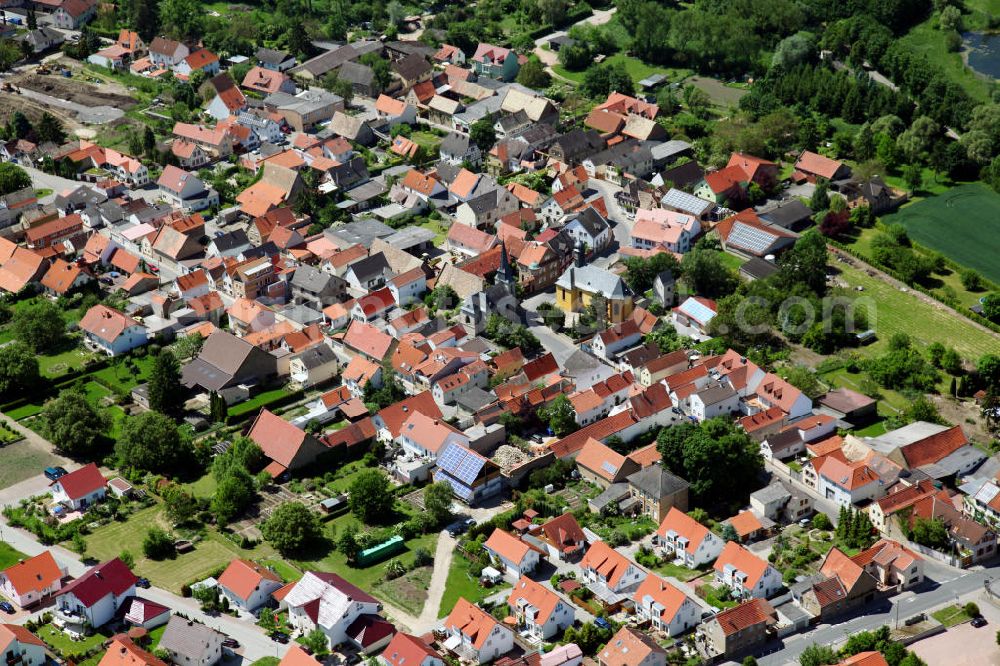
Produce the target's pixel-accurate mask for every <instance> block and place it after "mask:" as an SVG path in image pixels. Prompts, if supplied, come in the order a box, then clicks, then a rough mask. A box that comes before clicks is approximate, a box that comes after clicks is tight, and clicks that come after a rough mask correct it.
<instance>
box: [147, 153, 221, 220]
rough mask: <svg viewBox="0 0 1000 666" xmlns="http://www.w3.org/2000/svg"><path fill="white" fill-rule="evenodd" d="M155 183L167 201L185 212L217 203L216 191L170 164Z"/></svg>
mask: <svg viewBox="0 0 1000 666" xmlns="http://www.w3.org/2000/svg"><path fill="white" fill-rule="evenodd" d="M156 184H157V186H158V187H159V188H160V194H161V195H162V196H163V198H164V199H166V200H167V202H168V203H170V204H171V205H172V206H174V207H175V208H180V209H182V210H184V211H185V212H189V213H190V212H195V211H199V210H205V209H206V208H211V207H212V206H218V205H219V193H218V192H216V191H215V190H213V189H212V188H210V187H206V186H205V183H204V181H202V180H201V178H198V176H196V175H194V174H193V173H191V172H189V171H185V170H184V169H181V168H179V167H175V166H174V165H172V164H171V165H168V166H167V167H165V168H164V169H163V173H162V174H160V177H159V179H158V180H157V181H156Z"/></svg>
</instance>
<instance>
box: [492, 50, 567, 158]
mask: <svg viewBox="0 0 1000 666" xmlns="http://www.w3.org/2000/svg"><path fill="white" fill-rule="evenodd" d="M517 82H518V83H520V84H521V85H522V86H527V87H529V88H534V89H536V90H544V89H546V88H548V87H549V85H550V84H551V83H552V77H551V76H550V75H549V73H548V72H546V71H545V65H543V64H542V63H541V61H540V60H538V58H536V57H534V56H532V57H531V58H529V59H528V62H526V63H524V64H523V65H521V69H520V70H519V71H518V72H517ZM477 145H478V144H477Z"/></svg>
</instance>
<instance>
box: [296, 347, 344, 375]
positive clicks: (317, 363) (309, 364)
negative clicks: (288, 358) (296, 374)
mask: <svg viewBox="0 0 1000 666" xmlns="http://www.w3.org/2000/svg"><path fill="white" fill-rule="evenodd" d="M295 358H297V359H298V360H299V361H301V362H302V365H304V366H305V367H306V370H312V369H313V368H319V367H321V366H324V365H326V364H327V363H331V362H336V360H337V355H336V354H334V353H333V350H332V349H330V348H329V347H327V346H326V345H323V344H319V345H316V346H314V347H310V348H309V349H307V350H305V351H304V352H302V353H301V354H299V355H297V356H296V357H295Z"/></svg>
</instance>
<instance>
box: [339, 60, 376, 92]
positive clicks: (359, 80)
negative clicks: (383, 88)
mask: <svg viewBox="0 0 1000 666" xmlns="http://www.w3.org/2000/svg"><path fill="white" fill-rule="evenodd" d="M337 78H338V79H340V80H342V81H348V82H349V83H353V84H354V85H358V86H370V85H371V84H372V81H373V80H374V79H375V70H374V69H372V68H371V67H369V66H368V65H362V64H361V63H359V62H353V61H348V62H345V63H344V64H343V65H341V66H340V68H339V69H338V70H337Z"/></svg>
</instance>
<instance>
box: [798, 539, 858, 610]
mask: <svg viewBox="0 0 1000 666" xmlns="http://www.w3.org/2000/svg"><path fill="white" fill-rule="evenodd" d="M820 576H822V578H821V579H820V580H817V581H813V582H809V583H808V584H807V588H806V589H805V591H803V592H800V593H799V595H797V596H798V598H799V603H800V604H801V606H802V608H803V609H805V610H806V612H808V613H809V614H811V615H813V616H814V617H818V618H820V619H821V621H828V620H829V618H832V617H835V616H837V615H840V614H843V613H844V612H846V611H848V610H850V609H852V608H855V607H857V606H859V605H863V604H868V603H871V602H872V601H873V600H874V598H875V593H876V589H877V587H878V584H877V581H876V580H875V578H874V576H872V575H871V574H869V573H868V572H866V571H865V569H864V567H863V566H861V565H859V564H858V563H856V562H854V561H853V560H852V559H851V558H850V557H848V556H847V555H845V554H844V552H843V551H841V550H840V549H839V548H837V547H833V548H832V549H830V552H828V553H827V554H826V557H825V558H824V559H823V564H822V565H821V566H820ZM796 589H798V586H796ZM793 594H795V592H793Z"/></svg>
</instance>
